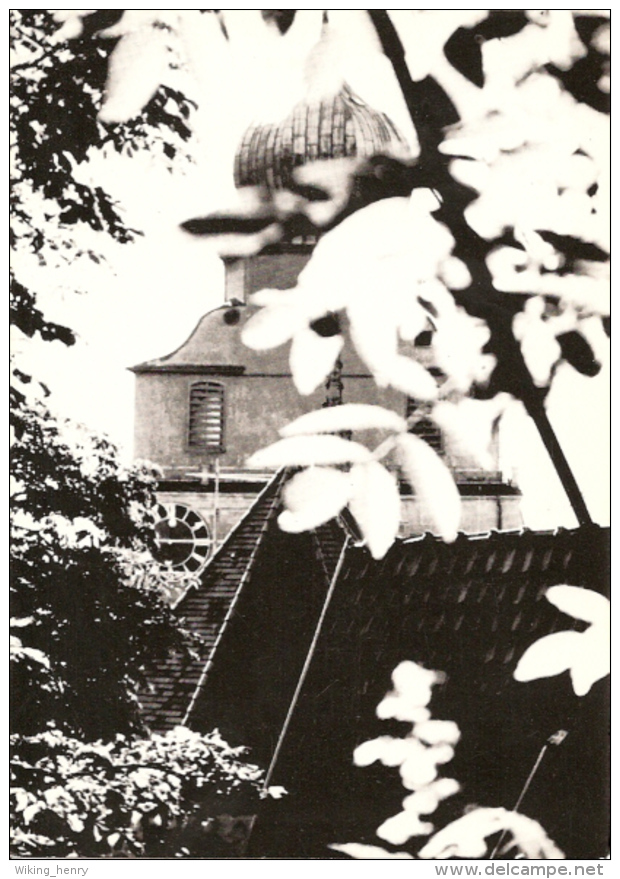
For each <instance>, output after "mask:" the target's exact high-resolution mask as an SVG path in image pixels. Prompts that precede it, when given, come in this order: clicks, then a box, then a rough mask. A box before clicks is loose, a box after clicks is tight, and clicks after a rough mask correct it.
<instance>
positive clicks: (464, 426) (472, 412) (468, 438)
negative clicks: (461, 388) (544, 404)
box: [433, 394, 510, 470]
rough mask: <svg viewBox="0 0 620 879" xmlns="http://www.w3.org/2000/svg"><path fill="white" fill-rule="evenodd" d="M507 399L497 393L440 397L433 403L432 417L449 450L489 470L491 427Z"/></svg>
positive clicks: (491, 456) (492, 466)
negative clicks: (452, 399) (481, 397)
mask: <svg viewBox="0 0 620 879" xmlns="http://www.w3.org/2000/svg"><path fill="white" fill-rule="evenodd" d="M509 401H510V397H509V396H508V395H507V394H497V395H496V396H495V397H493V398H492V399H490V400H472V399H470V398H464V399H461V400H458V401H457V402H450V401H448V400H440V401H439V402H438V403H436V404H435V406H434V407H433V421H434V422H435V423H436V424H437V426H438V427H440V428H441V430H442V433H443V435H444V439H445V442H446V445H447V446H448V448H449V450H450V451H451V452H452V453H453V454H455V455H458V456H459V457H461V458H464V459H468V458H469V459H471V460H472V461H474V462H475V463H476V464H478V466H480V467H482V468H484V469H486V470H492V469H493V468H494V467H496V466H497V463H496V460H495V457H494V454H493V429H494V425H495V424H496V422H497V419H499V418H500V416H501V414H502V412H503V411H504V409H505V407H506V405H507V404H508V403H509Z"/></svg>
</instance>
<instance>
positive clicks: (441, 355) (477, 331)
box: [433, 307, 491, 393]
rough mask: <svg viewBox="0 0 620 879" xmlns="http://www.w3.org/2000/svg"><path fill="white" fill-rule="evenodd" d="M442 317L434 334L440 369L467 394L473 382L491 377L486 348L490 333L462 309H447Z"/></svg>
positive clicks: (481, 323)
mask: <svg viewBox="0 0 620 879" xmlns="http://www.w3.org/2000/svg"><path fill="white" fill-rule="evenodd" d="M440 318H441V319H440V320H439V321H438V323H437V330H436V332H435V333H434V334H433V351H434V353H435V359H436V362H437V366H438V367H439V368H440V369H441V370H442V372H445V374H446V375H447V376H449V377H450V379H451V381H452V384H453V385H454V387H456V388H458V390H460V391H462V392H463V393H467V391H469V389H470V387H471V385H472V383H473V382H478V383H483V382H484V381H485V379H486V378H487V377H488V366H489V355H488V354H483V353H482V349H483V347H484V345H485V344H486V343H487V342H488V341H489V338H490V335H491V333H490V330H489V328H488V327H487V325H486V324H485V323H484V322H483V321H481V320H479V319H478V318H474V317H471V316H470V315H469V314H467V312H466V311H465V309H463V308H460V307H457V308H451V309H450V310H449V311H448V310H447V309H446V310H445V311H444V313H442V314H441V315H440Z"/></svg>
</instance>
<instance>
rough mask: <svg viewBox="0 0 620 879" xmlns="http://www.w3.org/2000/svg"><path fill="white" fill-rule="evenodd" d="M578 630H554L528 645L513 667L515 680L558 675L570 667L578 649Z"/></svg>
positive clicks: (532, 679) (529, 679)
mask: <svg viewBox="0 0 620 879" xmlns="http://www.w3.org/2000/svg"><path fill="white" fill-rule="evenodd" d="M579 638H580V635H579V632H555V633H554V634H552V635H545V636H544V638H539V640H538V641H535V642H534V644H532V645H531V647H528V648H527V650H526V651H525V653H524V654H523V656H522V657H521V659H520V660H519V662H518V664H517V667H516V669H515V673H514V677H515V680H517V681H534V680H537V679H538V678H548V677H552V676H553V675H559V674H561V673H562V672H563V671H566V670H567V669H569V668H570V667H571V664H572V662H573V659H574V657H575V651H578V650H579Z"/></svg>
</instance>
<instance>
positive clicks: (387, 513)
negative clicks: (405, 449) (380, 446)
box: [349, 461, 400, 559]
mask: <svg viewBox="0 0 620 879" xmlns="http://www.w3.org/2000/svg"><path fill="white" fill-rule="evenodd" d="M349 478H350V481H351V499H350V501H349V509H350V510H351V512H352V514H353V516H354V517H355V520H356V522H357V524H358V525H359V526H360V529H361V531H362V534H363V535H364V540H365V541H366V545H367V546H368V549H369V550H370V553H371V555H372V557H373V558H375V559H381V558H383V556H384V555H385V554H386V552H387V551H388V549H389V548H390V546H391V545H392V544H393V543H394V540H395V538H396V535H397V534H398V526H399V524H400V494H399V491H398V484H397V482H396V479H395V478H394V477H393V476H392V474H391V473H388V471H387V470H386V469H385V467H384V466H383V465H382V464H380V463H379V462H378V461H370V462H368V463H362V464H355V465H354V466H353V467H352V468H351V471H350V473H349Z"/></svg>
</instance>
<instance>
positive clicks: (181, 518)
mask: <svg viewBox="0 0 620 879" xmlns="http://www.w3.org/2000/svg"><path fill="white" fill-rule="evenodd" d="M155 533H156V536H157V546H158V552H157V556H158V558H159V560H160V561H162V562H170V563H171V565H172V567H173V568H174V569H175V570H178V571H186V572H187V573H190V574H197V573H199V571H201V570H202V569H203V568H204V566H205V564H206V562H207V560H208V558H209V556H210V555H211V547H212V540H211V534H210V533H209V529H208V527H207V524H206V522H205V521H204V519H203V518H202V517H201V516H199V515H198V513H197V512H196V511H195V510H192V509H191V508H190V507H187V506H185V504H177V503H170V504H159V505H158V507H157V521H156V524H155Z"/></svg>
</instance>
